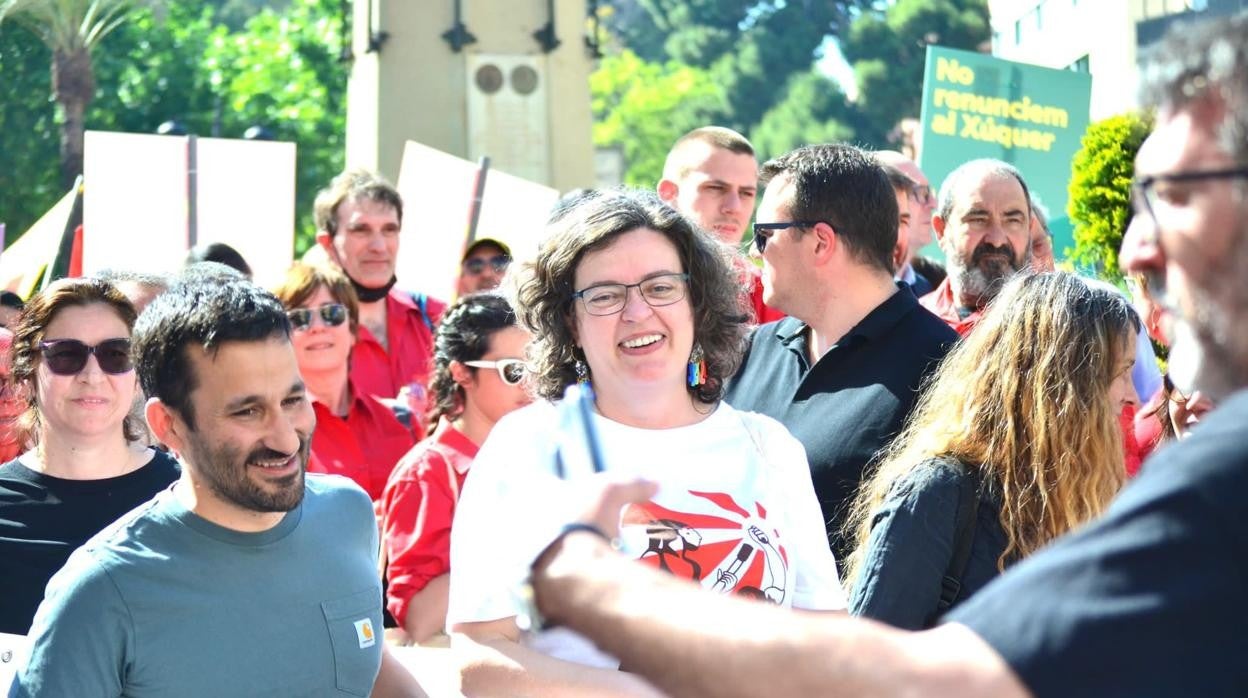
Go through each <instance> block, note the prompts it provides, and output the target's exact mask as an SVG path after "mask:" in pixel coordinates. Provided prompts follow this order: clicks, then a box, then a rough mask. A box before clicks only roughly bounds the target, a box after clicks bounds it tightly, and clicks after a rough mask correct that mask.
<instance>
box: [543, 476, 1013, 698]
mask: <svg viewBox="0 0 1248 698" xmlns="http://www.w3.org/2000/svg"><path fill="white" fill-rule="evenodd" d="M652 492H653V488H652V486H650V485H648V484H644V483H633V484H629V485H607V486H606V489H605V490H604V494H603V497H602V500H601V502H600V506H599V507H598V509H597V510H596V511H595V512H594V513H592V514H591V515H589V516H587V517H586V518H585V519H584V520H585V521H589V522H593V523H595V525H597V526H599V527H600V528H602V529H603V530H605V531H608V532H613V531H614V529H615V524H614V523H613V522H615V521H618V517H619V514H618V512H619V509H620V507H621V506H623V505H624V504H625V503H627V502H630V501H637V500H644V499H645V498H647V497H648V496H650V494H651V493H652ZM534 590H535V593H536V598H537V605H538V608H539V610H540V611H541V612H542V614H543V615H545V616H546V618H547V620H548V621H554V622H558V623H560V624H562V625H564V626H566V627H569V628H571V629H573V630H575V631H577V632H579V633H581V634H583V635H586V636H587V637H589V638H590V639H592V640H593V641H594V642H595V643H597V644H598V646H599V647H600V648H602V649H603V650H604V651H607V652H610V653H612V654H613V655H615V656H617V657H619V658H620V659H621V660H622V661H623V662H624V664H625V665H626V666H628V667H630V668H631V669H633V670H634V671H636V672H638V673H639V674H641V675H642V676H644V677H646V678H647V679H649V680H650V681H652V682H653V683H654V685H655V686H657V687H658V688H659V689H661V690H664V691H666V692H668V693H670V694H671V695H679V696H707V697H708V698H710V697H712V696H713V697H716V698H719V697H731V696H758V695H768V696H813V695H820V696H838V695H844V696H902V695H920V694H921V695H924V696H994V697H995V696H1002V697H1006V698H1012V697H1015V696H1025V695H1027V693H1026V691H1025V689H1024V688H1023V687H1022V686H1021V684H1020V683H1019V682H1018V680H1017V679H1016V678H1015V677H1014V675H1013V674H1012V673H1011V672H1010V670H1009V668H1008V667H1007V666H1006V664H1005V663H1004V662H1003V661H1002V660H1001V658H1000V657H999V656H998V655H997V654H996V653H995V652H993V650H992V649H991V648H990V647H988V645H987V644H985V643H984V642H983V641H982V640H980V639H979V638H978V637H976V636H975V634H974V633H972V632H971V631H969V630H968V629H966V628H965V627H963V626H959V625H947V626H942V627H940V628H938V629H935V630H930V631H927V632H924V633H908V632H904V631H897V630H892V629H890V628H887V627H886V626H883V625H880V624H877V623H874V622H872V621H867V620H861V619H854V618H847V617H833V616H828V615H826V614H820V615H816V614H805V613H798V612H789V611H785V610H783V609H779V608H776V607H773V606H769V605H766V604H760V603H751V602H749V601H745V600H741V599H736V598H731V597H725V596H720V595H715V594H707V593H704V592H703V591H702V590H700V589H698V588H696V587H694V586H692V585H689V584H686V583H682V582H680V581H678V580H674V579H672V578H671V577H669V576H664V575H662V574H660V573H657V572H655V571H654V570H650V569H646V568H644V567H642V566H640V565H635V564H631V563H630V562H629V561H628V560H626V559H624V558H623V557H621V556H619V555H617V554H616V553H615V552H614V551H613V550H611V548H610V547H609V546H608V545H607V544H606V543H605V542H603V541H602V540H600V539H599V538H598V537H596V536H594V535H593V534H590V533H584V532H577V533H571V534H568V535H566V536H564V537H562V538H561V539H559V540H557V541H556V542H555V543H554V544H552V546H551V547H550V548H548V549H547V550H546V551H545V552H544V553H543V554H542V555H541V556H540V557H539V559H538V561H537V563H536V565H535V569H534Z"/></svg>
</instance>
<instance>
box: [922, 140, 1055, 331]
mask: <svg viewBox="0 0 1248 698" xmlns="http://www.w3.org/2000/svg"><path fill="white" fill-rule="evenodd" d="M932 228H933V229H934V230H935V231H936V239H937V240H938V241H939V242H940V247H941V249H942V250H944V252H945V256H946V257H947V258H948V264H949V276H948V278H946V279H945V280H944V281H943V282H941V284H940V285H939V286H937V287H936V290H934V291H932V292H931V293H929V294H927V295H926V296H923V298H922V299H920V303H922V304H923V307H925V308H927V309H928V310H930V311H932V313H934V314H935V315H936V316H937V317H939V318H940V319H942V320H944V321H945V322H946V323H947V324H948V325H949V326H950V327H952V328H953V329H954V330H955V331H956V332H957V333H958V334H959V335H961V336H963V337H965V336H966V334H967V333H968V332H970V331H971V328H973V327H974V326H975V323H976V322H977V321H978V320H979V316H980V313H981V311H983V309H984V307H985V306H987V305H988V303H989V302H990V301H991V300H992V299H993V298H995V297H996V296H997V292H998V291H1000V290H1001V287H1002V286H1003V285H1004V284H1005V281H1006V279H1008V278H1009V277H1010V276H1012V275H1013V274H1014V273H1015V272H1017V271H1019V270H1020V269H1023V268H1025V267H1026V266H1027V263H1028V260H1029V259H1030V245H1031V241H1030V230H1031V196H1030V194H1029V193H1028V190H1027V183H1026V182H1025V181H1024V180H1023V175H1022V174H1021V173H1020V172H1019V171H1018V170H1017V169H1015V168H1014V167H1013V166H1011V165H1008V164H1006V163H1004V162H1001V161H1000V160H991V159H983V160H972V161H970V162H968V163H966V164H964V165H961V166H959V167H958V168H957V169H956V170H954V171H953V172H951V173H949V176H948V177H946V178H945V182H944V185H943V186H941V188H940V202H939V206H938V208H937V211H936V215H934V216H932Z"/></svg>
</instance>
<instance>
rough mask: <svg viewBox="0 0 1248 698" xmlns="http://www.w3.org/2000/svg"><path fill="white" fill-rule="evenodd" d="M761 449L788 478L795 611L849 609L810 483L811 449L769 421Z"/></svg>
mask: <svg viewBox="0 0 1248 698" xmlns="http://www.w3.org/2000/svg"><path fill="white" fill-rule="evenodd" d="M763 425H764V427H765V428H764V429H758V428H755V429H754V431H756V432H760V431H762V432H764V433H765V434H766V436H765V437H764V439H763V441H762V443H761V444H760V447H761V448H763V449H765V452H766V453H767V454H768V456H767V457H769V458H771V459H772V460H773V461H774V462H775V463H776V464H777V465H778V466H779V467H780V468H782V472H783V475H782V477H783V483H784V487H785V489H786V495H787V496H786V497H785V500H784V506H785V507H786V509H787V512H786V516H787V519H788V520H789V522H790V531H789V533H788V534H787V536H786V537H787V538H788V539H789V540H791V541H792V542H793V543H792V548H793V551H794V553H795V555H794V561H795V562H796V563H797V564H796V570H795V575H794V593H793V607H794V608H801V609H806V610H812V611H839V610H843V609H844V608H845V605H846V602H845V590H844V589H843V588H842V587H841V579H840V575H839V574H837V571H836V556H834V555H833V554H832V549H831V548H830V547H829V546H828V536H827V533H826V530H827V529H826V527H825V526H824V523H823V509H822V508H821V507H820V506H819V498H818V497H817V496H816V495H815V485H814V483H813V482H812V481H811V478H810V466H809V464H808V462H807V460H806V449H805V448H803V447H802V444H801V442H800V441H798V440H797V439H796V438H794V437H793V436H792V435H791V434H789V432H788V430H787V429H785V428H784V427H783V426H782V425H780V423H779V422H775V421H773V420H770V419H768V420H766V422H764V423H763Z"/></svg>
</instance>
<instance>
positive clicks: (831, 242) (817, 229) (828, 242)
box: [806, 221, 841, 264]
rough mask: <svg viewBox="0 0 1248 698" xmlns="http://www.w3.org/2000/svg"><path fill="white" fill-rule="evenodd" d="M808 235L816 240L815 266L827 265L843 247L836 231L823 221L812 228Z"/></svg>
mask: <svg viewBox="0 0 1248 698" xmlns="http://www.w3.org/2000/svg"><path fill="white" fill-rule="evenodd" d="M806 234H807V235H811V236H813V237H814V239H815V264H824V263H826V262H827V261H828V260H829V259H831V258H832V255H833V254H835V253H836V251H837V249H839V248H840V247H841V240H840V238H838V237H837V236H836V231H835V230H834V229H833V228H832V226H830V225H828V224H827V223H824V222H822V221H821V222H819V223H816V224H815V225H814V226H812V227H811V228H810V231H809V232H807V233H806Z"/></svg>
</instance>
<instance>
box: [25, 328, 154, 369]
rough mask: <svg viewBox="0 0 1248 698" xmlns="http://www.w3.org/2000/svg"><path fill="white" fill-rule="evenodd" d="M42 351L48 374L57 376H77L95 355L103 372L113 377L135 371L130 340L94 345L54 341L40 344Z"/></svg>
mask: <svg viewBox="0 0 1248 698" xmlns="http://www.w3.org/2000/svg"><path fill="white" fill-rule="evenodd" d="M39 350H40V351H41V352H42V353H43V361H44V363H46V364H47V365H48V370H49V371H51V372H52V373H55V374H56V375H58V376H74V375H77V374H79V373H81V372H82V369H84V368H86V366H87V357H88V356H91V355H92V354H95V361H96V363H98V364H99V365H100V370H101V371H103V372H105V373H109V374H112V375H117V374H120V373H126V372H127V371H131V370H133V369H134V362H133V361H131V360H130V340H129V339H125V338H121V337H118V338H117V339H106V340H104V341H103V342H100V343H99V344H95V345H91V344H86V343H84V342H80V341H78V340H76V339H54V340H52V341H50V342H40V343H39Z"/></svg>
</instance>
